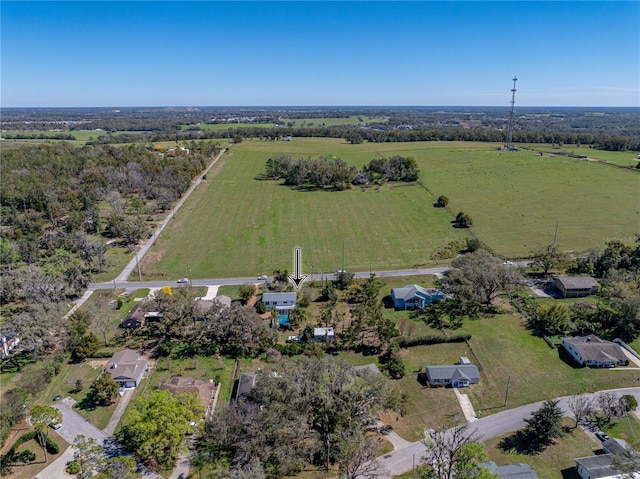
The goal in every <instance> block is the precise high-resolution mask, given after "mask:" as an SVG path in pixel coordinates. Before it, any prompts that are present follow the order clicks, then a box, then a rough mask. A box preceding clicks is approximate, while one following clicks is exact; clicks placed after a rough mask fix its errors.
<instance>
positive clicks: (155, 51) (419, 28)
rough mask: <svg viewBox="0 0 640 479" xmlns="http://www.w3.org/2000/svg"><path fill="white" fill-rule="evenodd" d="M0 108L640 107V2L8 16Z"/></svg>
mask: <svg viewBox="0 0 640 479" xmlns="http://www.w3.org/2000/svg"><path fill="white" fill-rule="evenodd" d="M0 9H1V22H2V24H1V27H2V28H1V40H2V51H1V54H2V58H1V67H2V70H1V73H0V74H1V77H0V80H1V83H2V86H1V93H2V97H1V105H2V106H4V107H18V106H22V107H35V106H43V107H46V106H268V105H271V106H273V105H281V106H294V105H318V106H322V105H424V106H433V105H470V106H471V105H478V106H487V105H499V106H508V105H509V101H510V89H511V87H512V81H511V79H512V77H513V76H514V75H517V76H518V84H517V89H518V92H517V94H516V105H517V106H634V107H638V106H640V2H638V1H631V2H617V1H602V2H569V1H567V2H564V1H563V2H542V1H536V2H457V1H449V2H384V1H379V2H359V1H358V2H312V1H309V2H299V3H298V2H267V1H264V2H242V1H236V2H206V1H200V2H151V1H149V2H83V1H73V2H54V1H49V2H48V1H43V2H21V1H20V2H11V1H6V0H2V2H1V4H0Z"/></svg>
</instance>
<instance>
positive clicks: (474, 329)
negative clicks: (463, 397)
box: [460, 314, 638, 417]
mask: <svg viewBox="0 0 640 479" xmlns="http://www.w3.org/2000/svg"><path fill="white" fill-rule="evenodd" d="M460 332H467V333H470V334H471V335H472V337H471V340H470V344H471V346H472V348H473V352H472V353H471V354H470V355H469V354H468V355H467V356H468V357H469V358H470V359H471V361H472V362H473V363H475V364H479V366H480V367H481V371H480V375H481V380H480V383H479V384H477V385H474V386H473V387H472V388H470V389H469V398H470V399H471V401H472V403H473V406H474V408H475V409H476V413H477V414H478V417H482V416H484V415H488V414H493V413H495V412H499V411H501V410H504V409H511V408H514V407H518V406H522V405H524V404H529V403H532V402H536V401H542V400H545V399H549V398H555V397H560V396H566V395H571V394H576V393H581V392H593V391H597V390H601V389H613V388H621V387H632V386H636V385H637V382H638V371H633V370H630V369H629V370H614V371H611V370H608V369H592V368H577V367H574V365H573V363H571V362H570V361H569V360H568V359H567V358H566V357H565V355H564V354H563V351H564V350H563V349H552V348H550V347H549V346H548V345H547V344H546V343H545V342H544V340H543V339H542V338H538V337H535V336H533V335H532V334H531V333H530V332H529V331H528V330H527V329H525V327H524V324H523V320H522V319H521V318H520V317H518V316H517V315H512V314H502V315H497V316H495V317H492V318H486V319H481V320H472V321H466V322H465V324H464V325H463V327H462V328H461V329H460ZM507 382H508V383H509V393H508V397H507V407H506V408H505V407H504V401H505V395H506V392H507Z"/></svg>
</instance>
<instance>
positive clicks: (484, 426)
mask: <svg viewBox="0 0 640 479" xmlns="http://www.w3.org/2000/svg"><path fill="white" fill-rule="evenodd" d="M611 391H613V392H616V393H618V394H619V395H623V394H631V395H633V396H635V398H636V399H637V400H638V402H640V388H625V389H612V390H611ZM595 394H596V393H594V394H590V396H591V397H595ZM569 397H570V396H565V397H561V398H558V400H559V404H558V405H559V406H560V408H561V409H562V410H564V411H565V415H566V416H569V417H570V416H571V412H570V410H569V407H568V400H569ZM540 406H542V401H541V402H537V403H533V404H527V405H525V406H520V407H517V408H514V409H509V410H507V411H502V412H499V413H496V414H492V415H491V416H487V417H484V418H482V419H478V420H477V421H474V422H473V424H472V425H471V426H469V427H470V429H471V430H472V431H473V430H475V431H476V434H477V435H478V438H479V439H480V440H486V439H491V438H493V437H497V436H502V435H504V434H508V433H510V432H514V431H517V430H518V429H521V428H523V427H524V426H525V422H524V420H525V419H526V418H529V417H531V413H532V412H534V411H536V410H538V409H539V408H540ZM425 451H426V450H425V446H424V444H422V442H420V441H418V442H413V443H411V444H410V445H409V446H408V447H406V448H404V449H400V450H396V451H393V452H391V453H389V454H386V455H384V456H383V457H380V458H378V462H379V464H380V469H381V470H383V471H384V474H385V475H383V476H380V477H381V478H391V477H393V476H396V475H398V474H402V473H404V472H407V471H410V470H411V469H412V468H413V467H414V466H415V465H417V464H418V463H419V462H420V459H421V458H422V456H424V455H425Z"/></svg>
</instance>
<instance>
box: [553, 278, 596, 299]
mask: <svg viewBox="0 0 640 479" xmlns="http://www.w3.org/2000/svg"><path fill="white" fill-rule="evenodd" d="M553 286H554V287H555V288H556V289H557V290H558V291H560V295H561V296H562V297H563V298H582V297H583V296H591V295H592V294H596V293H597V292H598V287H599V286H600V285H599V284H598V282H597V281H596V280H595V279H593V278H592V277H591V276H556V277H554V278H553Z"/></svg>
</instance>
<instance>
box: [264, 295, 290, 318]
mask: <svg viewBox="0 0 640 479" xmlns="http://www.w3.org/2000/svg"><path fill="white" fill-rule="evenodd" d="M262 302H263V303H264V305H265V306H266V307H267V310H268V311H269V310H272V309H274V308H275V309H276V310H278V313H280V314H287V315H288V314H289V311H290V310H292V309H293V308H295V307H296V293H264V294H263V295H262Z"/></svg>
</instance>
